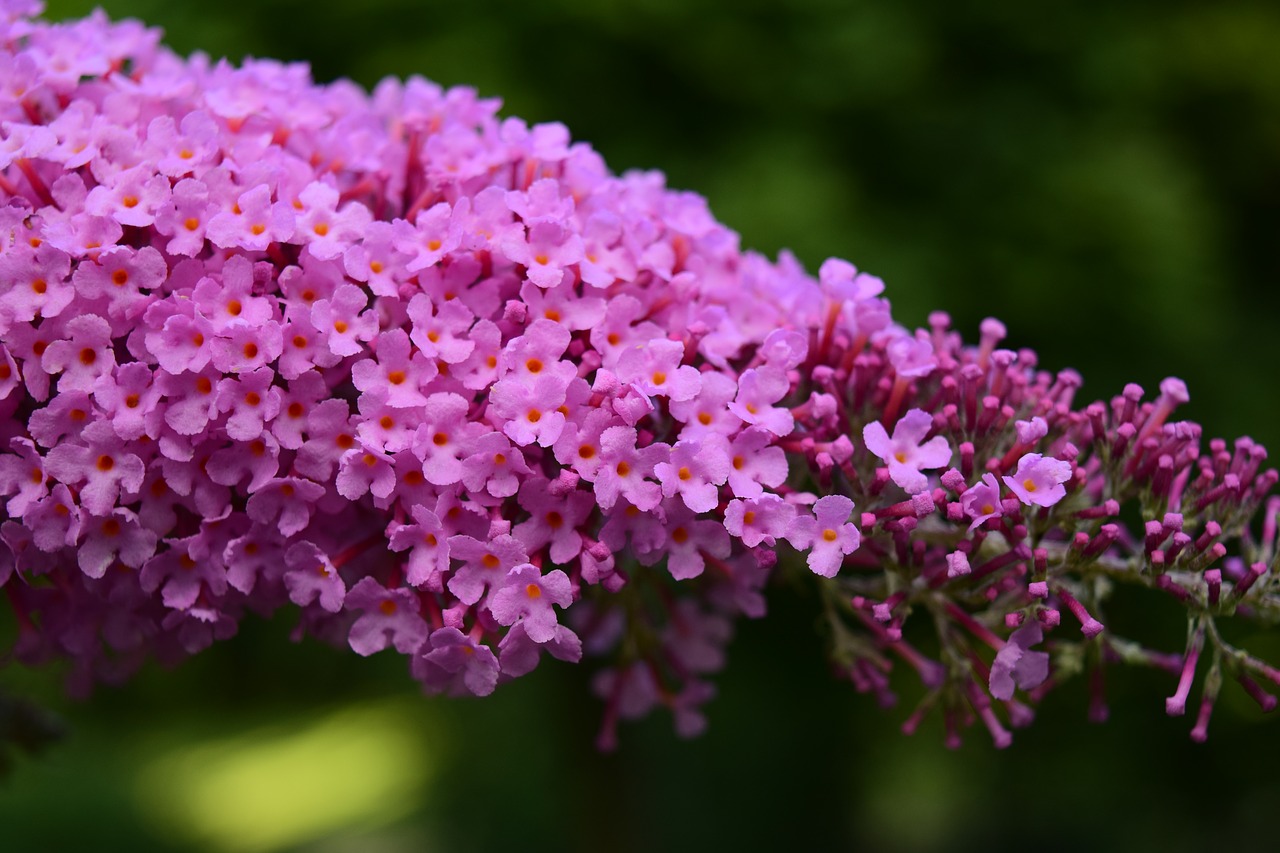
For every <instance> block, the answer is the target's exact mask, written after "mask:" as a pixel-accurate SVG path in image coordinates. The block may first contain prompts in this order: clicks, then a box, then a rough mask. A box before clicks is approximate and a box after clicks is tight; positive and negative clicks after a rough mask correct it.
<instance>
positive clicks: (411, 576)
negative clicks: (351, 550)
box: [387, 505, 449, 592]
mask: <svg viewBox="0 0 1280 853" xmlns="http://www.w3.org/2000/svg"><path fill="white" fill-rule="evenodd" d="M409 512H410V514H411V515H412V516H413V521H414V523H413V524H395V523H394V522H393V523H392V524H391V525H390V526H389V527H388V528H387V532H388V542H387V547H388V548H390V549H391V550H392V551H404V550H408V551H409V560H408V563H407V565H406V571H405V581H406V582H407V583H408V584H409V585H410V586H416V587H425V588H426V589H429V590H431V591H433V592H439V591H441V590H442V589H444V573H445V572H447V571H448V570H449V533H448V532H447V531H446V530H445V529H444V525H442V524H441V523H440V518H439V517H438V516H437V515H436V514H435V513H434V512H432V511H431V510H429V509H427V508H426V507H423V506H421V505H414V506H413V507H412V508H411V509H410V510H409Z"/></svg>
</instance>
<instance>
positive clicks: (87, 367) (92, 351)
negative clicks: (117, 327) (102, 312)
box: [40, 314, 116, 391]
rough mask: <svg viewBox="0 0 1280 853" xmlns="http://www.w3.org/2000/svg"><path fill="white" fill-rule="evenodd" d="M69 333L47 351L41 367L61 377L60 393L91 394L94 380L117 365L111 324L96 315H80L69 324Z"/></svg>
mask: <svg viewBox="0 0 1280 853" xmlns="http://www.w3.org/2000/svg"><path fill="white" fill-rule="evenodd" d="M66 334H67V337H66V338H65V339H63V340H58V341H54V342H53V343H51V344H49V346H48V347H47V348H46V349H45V351H44V355H43V356H42V357H41V359H40V362H41V366H42V367H43V368H44V370H45V372H46V373H51V374H60V376H59V377H58V390H59V391H92V390H93V383H94V381H96V380H97V378H98V377H99V376H102V375H103V374H104V373H109V372H110V371H111V369H112V368H113V367H115V364H116V357H115V352H114V351H113V350H112V346H111V325H110V324H109V323H107V321H106V320H104V319H103V318H101V317H99V316H98V315H96V314H81V315H79V316H77V317H75V318H73V319H72V320H70V321H69V322H68V323H67V331H66Z"/></svg>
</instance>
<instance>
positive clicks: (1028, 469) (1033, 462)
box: [1002, 453, 1071, 507]
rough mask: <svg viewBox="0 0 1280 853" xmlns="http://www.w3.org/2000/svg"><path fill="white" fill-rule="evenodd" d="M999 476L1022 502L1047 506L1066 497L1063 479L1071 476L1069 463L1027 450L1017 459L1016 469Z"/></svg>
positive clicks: (1064, 480) (1065, 479)
mask: <svg viewBox="0 0 1280 853" xmlns="http://www.w3.org/2000/svg"><path fill="white" fill-rule="evenodd" d="M1002 479H1003V480H1004V484H1005V485H1006V486H1008V487H1009V489H1010V490H1011V491H1012V492H1013V493H1014V494H1015V495H1017V496H1018V500H1020V501H1022V502H1023V503H1024V504H1028V505H1034V506H1044V507H1049V506H1053V505H1054V504H1056V503H1057V502H1058V501H1060V500H1062V499H1063V498H1064V497H1066V495H1067V489H1066V487H1065V486H1064V485H1063V483H1065V482H1067V480H1070V479H1071V463H1070V462H1063V461H1062V460H1061V459H1054V458H1053V457H1051V456H1050V457H1045V456H1041V455H1040V454H1039V453H1028V454H1026V455H1025V456H1023V457H1022V458H1021V459H1019V460H1018V469H1017V470H1016V471H1014V472H1013V474H1012V475H1010V476H1007V477H1003V478H1002Z"/></svg>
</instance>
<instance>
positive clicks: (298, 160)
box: [0, 0, 1280, 746]
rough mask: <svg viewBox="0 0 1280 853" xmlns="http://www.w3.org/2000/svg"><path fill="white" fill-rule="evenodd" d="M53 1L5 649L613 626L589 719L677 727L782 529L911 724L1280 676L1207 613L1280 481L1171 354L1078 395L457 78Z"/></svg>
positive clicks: (3, 251)
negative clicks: (901, 665) (772, 250)
mask: <svg viewBox="0 0 1280 853" xmlns="http://www.w3.org/2000/svg"><path fill="white" fill-rule="evenodd" d="M39 11H40V10H39V7H38V4H37V3H34V2H29V0H0V294H2V296H0V443H2V446H3V453H0V496H2V497H3V499H4V500H5V501H6V520H5V521H4V522H3V525H2V526H0V586H2V587H3V589H4V594H5V596H6V598H7V602H8V607H9V609H10V611H11V613H12V616H13V620H14V624H15V625H16V630H15V631H14V634H13V636H14V637H15V640H14V643H13V647H12V648H11V649H10V650H8V652H7V654H8V657H9V658H10V659H14V660H17V661H21V662H23V663H26V664H39V663H42V662H45V661H48V660H50V659H55V658H64V659H67V660H69V661H70V662H71V669H70V683H71V686H72V688H73V689H75V690H78V691H84V690H87V689H88V688H89V686H90V685H91V684H92V683H93V682H95V681H98V680H107V681H114V680H118V679H120V678H122V677H125V676H127V675H128V674H129V673H130V672H131V671H132V670H134V669H136V667H137V666H139V665H140V664H141V663H142V662H143V661H145V660H147V659H148V658H153V657H154V658H159V659H160V660H163V661H172V660H176V659H179V658H181V657H183V656H185V655H188V654H191V653H194V652H197V651H199V650H201V649H203V648H204V647H206V646H208V645H209V644H210V643H211V642H212V641H214V640H216V639H222V638H225V637H228V636H230V635H231V634H233V633H234V632H235V631H236V627H237V625H238V624H239V622H240V621H241V619H242V618H243V617H244V616H245V615H246V614H247V613H249V612H254V613H262V614H265V613H270V612H272V611H275V610H277V609H278V608H281V607H284V606H286V605H292V606H293V607H294V608H296V609H297V611H298V612H299V613H300V614H301V630H302V631H304V632H306V633H310V634H312V635H315V636H318V637H321V638H325V639H328V640H333V641H337V642H345V643H347V644H348V645H349V646H350V647H351V648H352V649H353V650H354V651H355V652H356V653H358V654H361V655H369V654H374V653H377V652H380V651H383V650H385V649H388V648H394V649H395V651H396V652H397V653H399V654H402V655H404V656H406V657H407V658H408V662H409V670H410V671H411V672H412V674H413V676H414V677H415V678H417V679H418V680H419V681H421V683H422V684H423V686H424V687H425V688H426V689H427V690H429V691H432V692H446V693H450V694H476V695H486V694H488V693H490V692H492V691H493V690H494V689H495V688H496V687H497V685H498V684H500V683H501V682H502V681H504V680H507V679H510V678H515V677H518V676H521V675H524V674H526V673H528V672H529V671H531V670H532V669H534V668H535V667H536V666H537V665H538V663H539V660H540V659H541V657H542V656H543V655H544V654H549V655H551V656H552V657H555V658H558V659H561V660H568V661H577V660H578V659H579V658H581V657H582V656H583V655H584V653H585V654H590V655H595V656H599V657H601V658H603V659H604V660H606V664H605V666H604V667H603V668H602V669H601V670H600V672H599V674H598V677H597V679H596V681H595V686H596V690H597V692H598V693H599V694H600V696H601V698H602V699H603V700H604V703H605V715H604V718H605V724H604V728H603V730H602V733H601V737H600V741H601V743H602V744H603V745H605V746H608V745H610V744H612V743H613V742H614V739H615V737H616V724H617V722H618V720H619V719H622V718H631V717H635V716H639V715H642V714H644V713H646V712H648V711H649V710H651V709H652V708H654V707H657V706H665V707H667V708H668V709H670V711H671V712H672V713H673V715H674V718H675V721H676V727H677V730H678V731H680V732H681V733H684V734H693V733H696V732H697V731H699V730H701V728H702V727H703V726H704V724H705V723H704V719H703V717H702V714H701V712H700V708H701V706H702V704H703V703H705V701H706V700H708V699H709V698H710V697H711V696H712V694H713V688H712V687H711V685H710V684H709V682H707V681H706V680H705V679H706V676H707V675H708V674H709V673H711V672H714V671H715V670H717V669H719V668H720V667H721V666H722V664H723V649H724V647H725V645H726V644H727V642H728V639H729V636H730V631H731V623H732V619H733V618H735V617H737V616H739V615H747V616H752V617H755V616H760V615H762V614H763V612H764V599H763V597H762V589H763V587H764V586H765V584H766V582H767V581H768V579H769V578H770V576H771V574H772V573H773V572H774V570H775V567H776V566H777V564H778V555H779V548H780V547H781V546H782V545H783V543H786V544H787V545H789V546H790V548H792V549H794V550H795V551H798V552H799V553H800V559H798V560H794V561H791V560H788V561H787V562H786V563H784V564H783V565H789V564H790V563H791V562H794V563H795V565H796V567H797V568H796V570H797V571H805V570H804V569H803V568H802V567H803V566H804V565H807V567H808V570H811V572H812V575H813V577H814V583H816V584H817V585H818V586H819V588H820V589H821V590H822V595H823V600H824V602H825V605H826V610H827V614H828V617H829V624H830V628H831V634H832V639H833V643H834V654H835V659H836V661H837V662H838V664H839V666H840V668H841V669H842V671H843V672H844V673H846V674H847V676H848V677H849V678H850V679H851V680H852V681H853V683H854V684H855V685H856V686H857V687H858V688H859V689H864V690H869V691H873V692H875V693H877V694H879V695H880V696H881V698H882V699H885V700H887V699H888V698H889V689H890V688H889V678H888V672H889V670H890V668H891V662H892V660H893V658H898V659H901V660H902V661H903V662H905V663H906V664H907V665H908V666H909V667H910V668H912V669H914V670H915V671H916V672H917V673H918V675H919V677H920V679H921V681H922V682H923V684H924V687H925V694H924V698H923V700H922V702H921V704H920V706H919V708H918V710H917V711H916V712H915V713H913V714H912V715H911V716H910V718H909V719H908V721H907V723H906V725H905V728H906V729H907V730H908V731H910V730H913V729H914V728H915V726H916V725H917V724H918V722H919V720H920V719H921V717H922V715H923V714H924V713H925V712H927V711H929V710H930V709H933V708H937V709H939V710H940V711H941V713H942V716H943V719H944V721H945V723H946V727H947V731H948V739H949V740H952V741H954V740H955V739H956V738H958V734H957V732H958V729H959V728H960V727H961V726H962V725H964V724H967V723H970V722H973V721H980V722H981V723H982V724H983V725H984V726H985V727H986V728H987V729H989V731H990V733H991V736H992V737H993V738H994V740H995V742H996V744H997V745H1004V744H1006V743H1007V742H1008V739H1009V735H1008V732H1007V729H1006V725H1008V724H1010V723H1012V724H1013V725H1021V724H1024V723H1025V722H1027V721H1028V720H1029V719H1030V716H1031V711H1030V708H1029V706H1028V705H1027V701H1035V700H1038V699H1039V698H1040V697H1041V695H1042V694H1043V693H1044V692H1045V691H1046V690H1047V689H1048V688H1049V686H1050V685H1052V684H1053V683H1055V682H1056V681H1060V680H1061V679H1062V678H1064V677H1066V676H1068V675H1070V674H1072V673H1073V672H1074V671H1075V670H1077V669H1079V668H1080V667H1081V666H1082V665H1083V662H1085V661H1088V662H1089V665H1090V666H1092V667H1094V668H1095V671H1099V672H1100V669H1101V667H1103V666H1104V665H1110V664H1112V663H1114V662H1118V661H1126V662H1136V663H1143V664H1150V665H1154V666H1159V667H1163V668H1166V669H1169V670H1170V671H1171V672H1172V673H1173V674H1174V675H1176V676H1177V679H1178V680H1177V683H1176V687H1174V695H1173V697H1172V698H1170V699H1169V700H1168V703H1167V709H1168V711H1169V712H1170V713H1175V714H1179V713H1183V711H1184V710H1185V706H1186V702H1187V699H1188V696H1189V691H1190V690H1191V688H1192V686H1193V682H1194V680H1195V675H1196V670H1197V664H1198V662H1199V660H1200V658H1201V657H1205V658H1206V659H1207V660H1208V665H1207V666H1208V675H1207V676H1206V677H1205V679H1204V682H1203V683H1204V685H1205V687H1204V689H1203V694H1202V700H1201V705H1200V711H1199V714H1198V717H1197V721H1196V723H1195V728H1194V729H1193V732H1192V734H1193V736H1195V737H1197V738H1203V737H1204V736H1205V733H1206V727H1207V724H1208V718H1209V713H1210V711H1211V710H1212V707H1213V702H1214V699H1215V696H1216V693H1217V690H1218V688H1219V685H1220V684H1221V683H1222V681H1223V675H1224V674H1226V675H1230V676H1232V677H1233V678H1234V679H1235V680H1237V681H1238V682H1239V683H1240V684H1241V685H1243V687H1244V689H1245V690H1246V691H1248V692H1249V693H1250V694H1251V695H1253V696H1254V697H1255V698H1256V699H1257V700H1258V701H1259V702H1260V703H1261V704H1262V705H1263V706H1264V707H1266V708H1268V709H1269V708H1270V707H1272V706H1274V705H1275V700H1274V698H1272V697H1271V696H1270V694H1268V693H1266V692H1265V691H1264V690H1263V689H1262V687H1260V686H1259V683H1258V682H1259V680H1265V681H1271V682H1272V683H1276V684H1280V672H1278V671H1277V670H1276V669H1275V668H1273V667H1271V666H1269V665H1267V664H1265V663H1263V662H1261V661H1260V660H1258V659H1256V658H1254V657H1252V656H1250V655H1249V654H1247V653H1246V652H1244V651H1242V650H1239V649H1236V648H1234V647H1232V646H1230V645H1228V644H1227V643H1226V642H1225V641H1224V640H1223V638H1222V636H1221V634H1220V633H1219V631H1218V628H1217V623H1218V621H1219V620H1220V619H1223V618H1226V617H1229V616H1233V615H1237V614H1238V615H1241V616H1245V617H1249V618H1257V619H1265V620H1274V619H1275V618H1276V616H1277V615H1280V599H1278V598H1277V589H1278V584H1277V582H1276V580H1275V573H1276V572H1275V570H1276V559H1277V558H1276V547H1275V546H1276V542H1275V539H1276V516H1277V509H1278V508H1280V507H1278V504H1280V502H1278V501H1277V500H1276V499H1275V498H1271V499H1268V498H1267V495H1268V493H1269V491H1270V490H1271V488H1272V486H1273V485H1274V484H1275V481H1276V479H1277V475H1276V472H1275V471H1272V470H1263V469H1262V462H1263V460H1264V459H1265V457H1266V454H1265V452H1264V451H1263V449H1262V448H1261V447H1260V446H1258V445H1256V444H1254V443H1253V442H1251V441H1250V440H1248V439H1240V440H1238V441H1237V442H1236V443H1235V445H1234V446H1229V445H1227V444H1226V443H1225V442H1222V441H1217V440H1215V441H1211V442H1209V443H1208V452H1207V453H1206V452H1205V451H1204V450H1203V448H1202V440H1201V439H1202V437H1201V434H1200V428H1199V427H1198V426H1197V425H1195V424H1193V423H1189V422H1176V421H1171V420H1170V419H1169V417H1170V415H1171V414H1172V412H1173V411H1174V409H1175V407H1176V406H1177V405H1178V404H1179V403H1183V402H1186V400H1187V393H1186V389H1185V387H1184V386H1183V385H1182V383H1180V382H1179V381H1177V380H1173V379H1170V380H1167V381H1166V382H1165V383H1163V384H1162V385H1161V388H1160V394H1159V396H1158V397H1157V399H1156V400H1155V401H1154V402H1150V401H1148V402H1144V400H1143V398H1144V394H1143V391H1142V389H1140V388H1138V387H1136V386H1132V385H1131V386H1128V387H1126V388H1125V389H1124V391H1123V393H1122V394H1121V395H1119V396H1117V397H1116V398H1114V399H1113V400H1110V401H1108V402H1097V403H1092V404H1090V405H1088V406H1085V407H1084V408H1079V407H1077V406H1076V405H1075V403H1074V396H1075V392H1076V390H1077V388H1078V387H1079V386H1080V378H1079V377H1078V376H1077V375H1076V374H1075V373H1073V372H1071V371H1064V372H1062V373H1058V374H1056V375H1055V374H1052V373H1047V372H1044V371H1041V370H1038V369H1037V365H1036V360H1035V356H1034V354H1033V353H1031V352H1030V351H1027V350H1022V351H1018V352H1014V351H1012V350H1008V349H1001V348H999V344H1000V342H1001V340H1002V339H1003V337H1004V335H1005V330H1004V328H1003V326H1001V325H1000V324H999V323H998V322H996V321H994V320H990V321H987V322H986V323H984V324H983V327H982V330H981V339H980V341H979V343H978V344H977V345H976V346H969V345H965V344H964V343H963V342H962V341H961V340H960V337H959V336H958V335H957V334H956V333H955V332H954V331H952V330H951V329H950V328H949V321H948V319H947V318H946V316H945V315H942V314H937V315H934V316H933V317H931V318H930V328H929V329H925V330H917V331H914V332H913V331H911V330H908V329H904V328H903V327H901V326H899V325H897V324H895V323H894V322H893V319H892V317H891V314H890V309H889V303H888V301H887V300H885V299H884V298H883V297H882V296H881V294H882V292H883V285H882V283H881V282H880V280H879V279H877V278H875V277H873V276H870V275H867V274H865V273H860V272H859V271H858V270H856V269H855V268H854V267H853V266H852V265H850V264H848V263H846V262H844V261H840V260H836V259H832V260H829V261H827V262H826V263H825V264H823V265H822V267H821V269H820V270H819V274H818V277H817V278H816V279H814V278H812V277H810V276H809V275H807V274H806V273H805V272H804V270H803V269H802V268H801V266H800V265H799V264H798V263H797V262H796V261H795V259H794V258H792V257H790V256H788V255H785V254H784V255H783V256H782V257H781V258H780V259H779V260H778V261H777V262H776V263H772V262H770V261H768V260H767V259H765V258H763V257H761V256H760V255H757V254H754V253H751V252H743V251H741V250H740V249H739V246H738V240H737V237H736V235H735V234H733V233H732V232H731V231H729V230H728V229H726V228H725V227H724V226H722V225H720V224H719V223H718V222H716V221H715V220H714V219H713V218H712V217H711V215H710V213H709V212H708V209H707V206H706V203H705V201H704V200H703V199H702V198H700V197H699V196H696V195H693V194H690V193H679V192H673V191H670V190H668V189H666V187H665V186H664V182H663V178H662V176H661V175H660V174H657V173H639V172H637V173H628V174H625V175H622V176H615V175H613V174H611V173H610V172H609V171H608V170H607V169H606V167H605V165H604V163H603V161H602V160H601V158H600V157H599V155H597V154H596V153H595V152H594V151H593V150H592V149H591V148H590V147H588V146H587V145H585V144H582V143H575V142H572V141H571V139H570V137H569V134H568V131H567V130H566V129H565V128H564V127H562V126H560V125H558V124H547V125H537V126H533V127H530V126H528V125H526V124H525V123H524V122H522V121H520V120H519V119H516V118H506V119H500V118H499V117H498V115H497V113H498V106H499V105H498V103H497V102H496V101H493V100H486V99H481V98H478V97H477V95H476V93H475V92H473V91H472V90H469V89H465V88H457V89H450V90H442V89H441V88H439V87H437V86H435V85H434V84H432V83H429V82H427V81H425V80H422V79H418V78H411V79H409V80H407V81H404V82H400V81H395V80H387V81H384V82H383V83H382V84H380V85H379V86H378V87H377V88H376V89H375V90H374V91H373V93H372V94H371V95H367V94H366V93H364V92H363V91H361V90H360V89H358V88H357V87H356V86H354V85H352V84H350V83H345V82H338V83H334V84H330V85H316V84H314V83H312V82H311V80H310V78H309V75H308V71H307V69H306V68H305V67H304V66H300V65H284V64H280V63H275V62H270V61H250V62H247V63H246V64H245V65H243V66H241V67H236V66H233V65H231V64H229V63H227V62H225V61H223V62H211V61H210V60H209V59H208V58H207V57H203V56H199V55H197V56H195V57H192V58H191V59H189V60H184V59H181V58H178V57H176V56H174V55H173V54H171V53H169V52H167V51H166V50H164V49H163V48H161V47H160V46H159V35H158V33H157V32H156V31H154V30H148V29H146V28H144V27H143V26H142V25H140V24H138V23H136V22H127V21H126V22H120V23H113V22H111V21H109V20H108V19H107V18H106V17H105V16H104V15H102V14H100V13H99V14H95V15H93V16H91V17H89V18H87V19H84V20H81V21H76V22H71V23H67V24H58V25H54V24H49V23H46V22H43V21H41V20H38V19H37V18H36V17H35V16H36V15H38V13H39ZM1260 510H1261V515H1262V523H1261V525H1260V528H1259V529H1257V530H1254V529H1251V526H1250V525H1251V521H1252V520H1253V519H1254V517H1255V516H1257V515H1258V514H1259V512H1260ZM1133 520H1137V523H1138V524H1139V525H1141V526H1140V527H1138V528H1133V527H1132V526H1131V525H1132V524H1133V523H1134V522H1133ZM1115 583H1128V584H1134V585H1138V586H1141V587H1147V588H1150V589H1152V590H1156V591H1158V592H1159V593H1161V594H1163V595H1165V596H1168V597H1171V598H1172V599H1173V600H1175V601H1177V602H1179V603H1181V604H1182V605H1183V606H1184V607H1185V608H1186V610H1187V613H1188V620H1189V622H1188V625H1189V627H1188V638H1189V639H1188V645H1187V648H1186V652H1185V654H1173V655H1170V654H1162V653H1158V652H1155V651H1151V650H1148V649H1146V648H1145V647H1143V646H1141V645H1139V644H1138V643H1136V642H1133V641H1130V640H1127V639H1123V638H1122V637H1121V636H1119V635H1118V634H1116V633H1113V631H1112V630H1111V627H1110V626H1108V627H1105V628H1104V626H1103V623H1102V622H1100V621H1099V619H1098V616H1100V615H1101V612H1102V611H1101V608H1102V606H1103V602H1104V599H1105V597H1106V594H1107V592H1108V591H1109V589H1110V588H1111V586H1113V585H1114V584H1115ZM915 611H924V613H925V615H927V616H928V617H930V618H928V619H925V620H915V621H913V622H911V623H910V624H908V621H909V617H910V616H911V615H912V614H913V612H915ZM1063 611H1066V612H1067V614H1068V619H1067V620H1065V624H1063V623H1064V620H1063V616H1062V612H1063ZM917 622H927V623H929V624H930V625H932V626H933V632H932V633H931V634H930V633H929V632H927V631H924V630H922V629H924V628H925V627H927V626H926V625H917V624H916V623H917ZM1073 626H1074V627H1073ZM1095 684H1099V685H1100V684H1101V681H1100V680H1099V679H1095ZM1019 691H1020V692H1019ZM1018 696H1021V698H1015V697H1018ZM1094 712H1095V714H1096V715H1098V716H1102V715H1105V705H1104V704H1103V700H1102V697H1101V694H1100V693H1099V694H1098V695H1097V696H1096V697H1095V708H1094Z"/></svg>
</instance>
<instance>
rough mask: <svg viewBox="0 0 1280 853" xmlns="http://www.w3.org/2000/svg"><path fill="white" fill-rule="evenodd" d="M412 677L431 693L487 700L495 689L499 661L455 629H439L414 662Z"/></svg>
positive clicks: (488, 649) (429, 638)
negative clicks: (478, 697)
mask: <svg viewBox="0 0 1280 853" xmlns="http://www.w3.org/2000/svg"><path fill="white" fill-rule="evenodd" d="M413 668H414V676H415V677H416V678H418V679H419V680H420V681H422V683H423V686H425V687H426V688H427V690H428V691H430V692H432V693H447V694H448V695H450V696H464V695H467V694H471V695H473V696H488V695H489V694H490V693H492V692H493V689H494V688H495V687H497V686H498V659H497V657H495V656H494V654H493V650H492V649H490V648H489V647H488V646H486V645H483V644H481V643H477V642H476V641H475V640H474V639H473V638H471V637H468V636H467V635H466V634H463V633H462V632H461V631H459V630H458V629H457V628H451V627H446V628H440V629H439V630H437V631H433V632H432V633H431V636H430V637H428V638H427V642H426V643H425V644H424V645H423V647H422V650H421V651H420V652H419V654H418V656H417V657H415V658H414V659H413Z"/></svg>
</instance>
